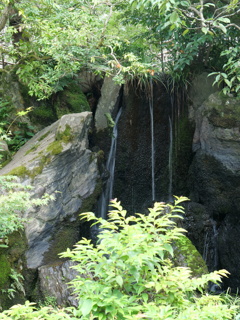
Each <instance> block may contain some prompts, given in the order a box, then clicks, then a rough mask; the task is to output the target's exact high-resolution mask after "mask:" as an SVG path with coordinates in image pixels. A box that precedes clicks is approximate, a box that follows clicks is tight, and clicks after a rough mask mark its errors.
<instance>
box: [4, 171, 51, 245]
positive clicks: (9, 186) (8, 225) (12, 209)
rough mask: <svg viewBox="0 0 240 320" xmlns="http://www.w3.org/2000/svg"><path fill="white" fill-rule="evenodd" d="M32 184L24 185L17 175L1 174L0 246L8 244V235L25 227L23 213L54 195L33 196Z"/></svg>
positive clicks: (46, 201) (45, 202) (42, 203)
mask: <svg viewBox="0 0 240 320" xmlns="http://www.w3.org/2000/svg"><path fill="white" fill-rule="evenodd" d="M30 190H31V187H30V186H23V185H22V184H21V183H19V182H18V178H17V177H15V176H10V175H9V176H0V247H6V246H7V236H8V235H9V234H10V233H12V232H14V231H17V230H20V229H22V228H23V224H24V219H23V213H24V211H25V210H27V209H28V208H30V207H31V206H34V205H45V204H47V203H48V202H49V200H50V199H53V197H51V196H48V195H44V197H43V198H42V199H34V198H31V193H30Z"/></svg>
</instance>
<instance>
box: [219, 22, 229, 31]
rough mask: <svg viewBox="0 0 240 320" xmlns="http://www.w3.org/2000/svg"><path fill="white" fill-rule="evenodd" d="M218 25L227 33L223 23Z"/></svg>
mask: <svg viewBox="0 0 240 320" xmlns="http://www.w3.org/2000/svg"><path fill="white" fill-rule="evenodd" d="M218 26H219V28H220V29H221V30H222V32H223V33H227V28H226V27H225V26H224V25H223V24H221V23H220V24H219V25H218Z"/></svg>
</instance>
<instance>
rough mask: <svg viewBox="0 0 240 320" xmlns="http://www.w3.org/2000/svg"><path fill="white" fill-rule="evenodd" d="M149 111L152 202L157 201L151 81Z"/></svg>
mask: <svg viewBox="0 0 240 320" xmlns="http://www.w3.org/2000/svg"><path fill="white" fill-rule="evenodd" d="M150 90H151V91H150V97H149V110H150V121H151V163H152V201H153V202H154V201H155V143H154V117H153V84H152V79H151V81H150Z"/></svg>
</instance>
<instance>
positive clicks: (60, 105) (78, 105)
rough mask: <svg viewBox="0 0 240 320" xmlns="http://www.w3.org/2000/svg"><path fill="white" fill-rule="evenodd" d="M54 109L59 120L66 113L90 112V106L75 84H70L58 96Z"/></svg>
mask: <svg viewBox="0 0 240 320" xmlns="http://www.w3.org/2000/svg"><path fill="white" fill-rule="evenodd" d="M55 109H56V114H57V116H58V118H61V117H62V116H63V115H64V114H68V113H79V112H83V111H90V106H89V103H88V101H87V98H86V96H85V94H84V93H83V92H82V91H81V88H80V87H79V86H78V85H77V84H76V83H71V85H69V86H68V87H67V88H66V89H64V91H63V92H61V93H60V94H59V96H58V99H57V101H56V102H55Z"/></svg>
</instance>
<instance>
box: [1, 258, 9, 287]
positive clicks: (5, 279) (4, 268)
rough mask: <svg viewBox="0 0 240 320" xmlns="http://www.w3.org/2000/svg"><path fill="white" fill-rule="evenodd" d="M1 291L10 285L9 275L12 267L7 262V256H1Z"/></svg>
mask: <svg viewBox="0 0 240 320" xmlns="http://www.w3.org/2000/svg"><path fill="white" fill-rule="evenodd" d="M0 270H1V272H0V290H2V289H4V288H6V287H7V286H8V284H9V275H10V273H11V265H10V262H9V261H8V260H7V256H5V255H4V254H2V255H0Z"/></svg>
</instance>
